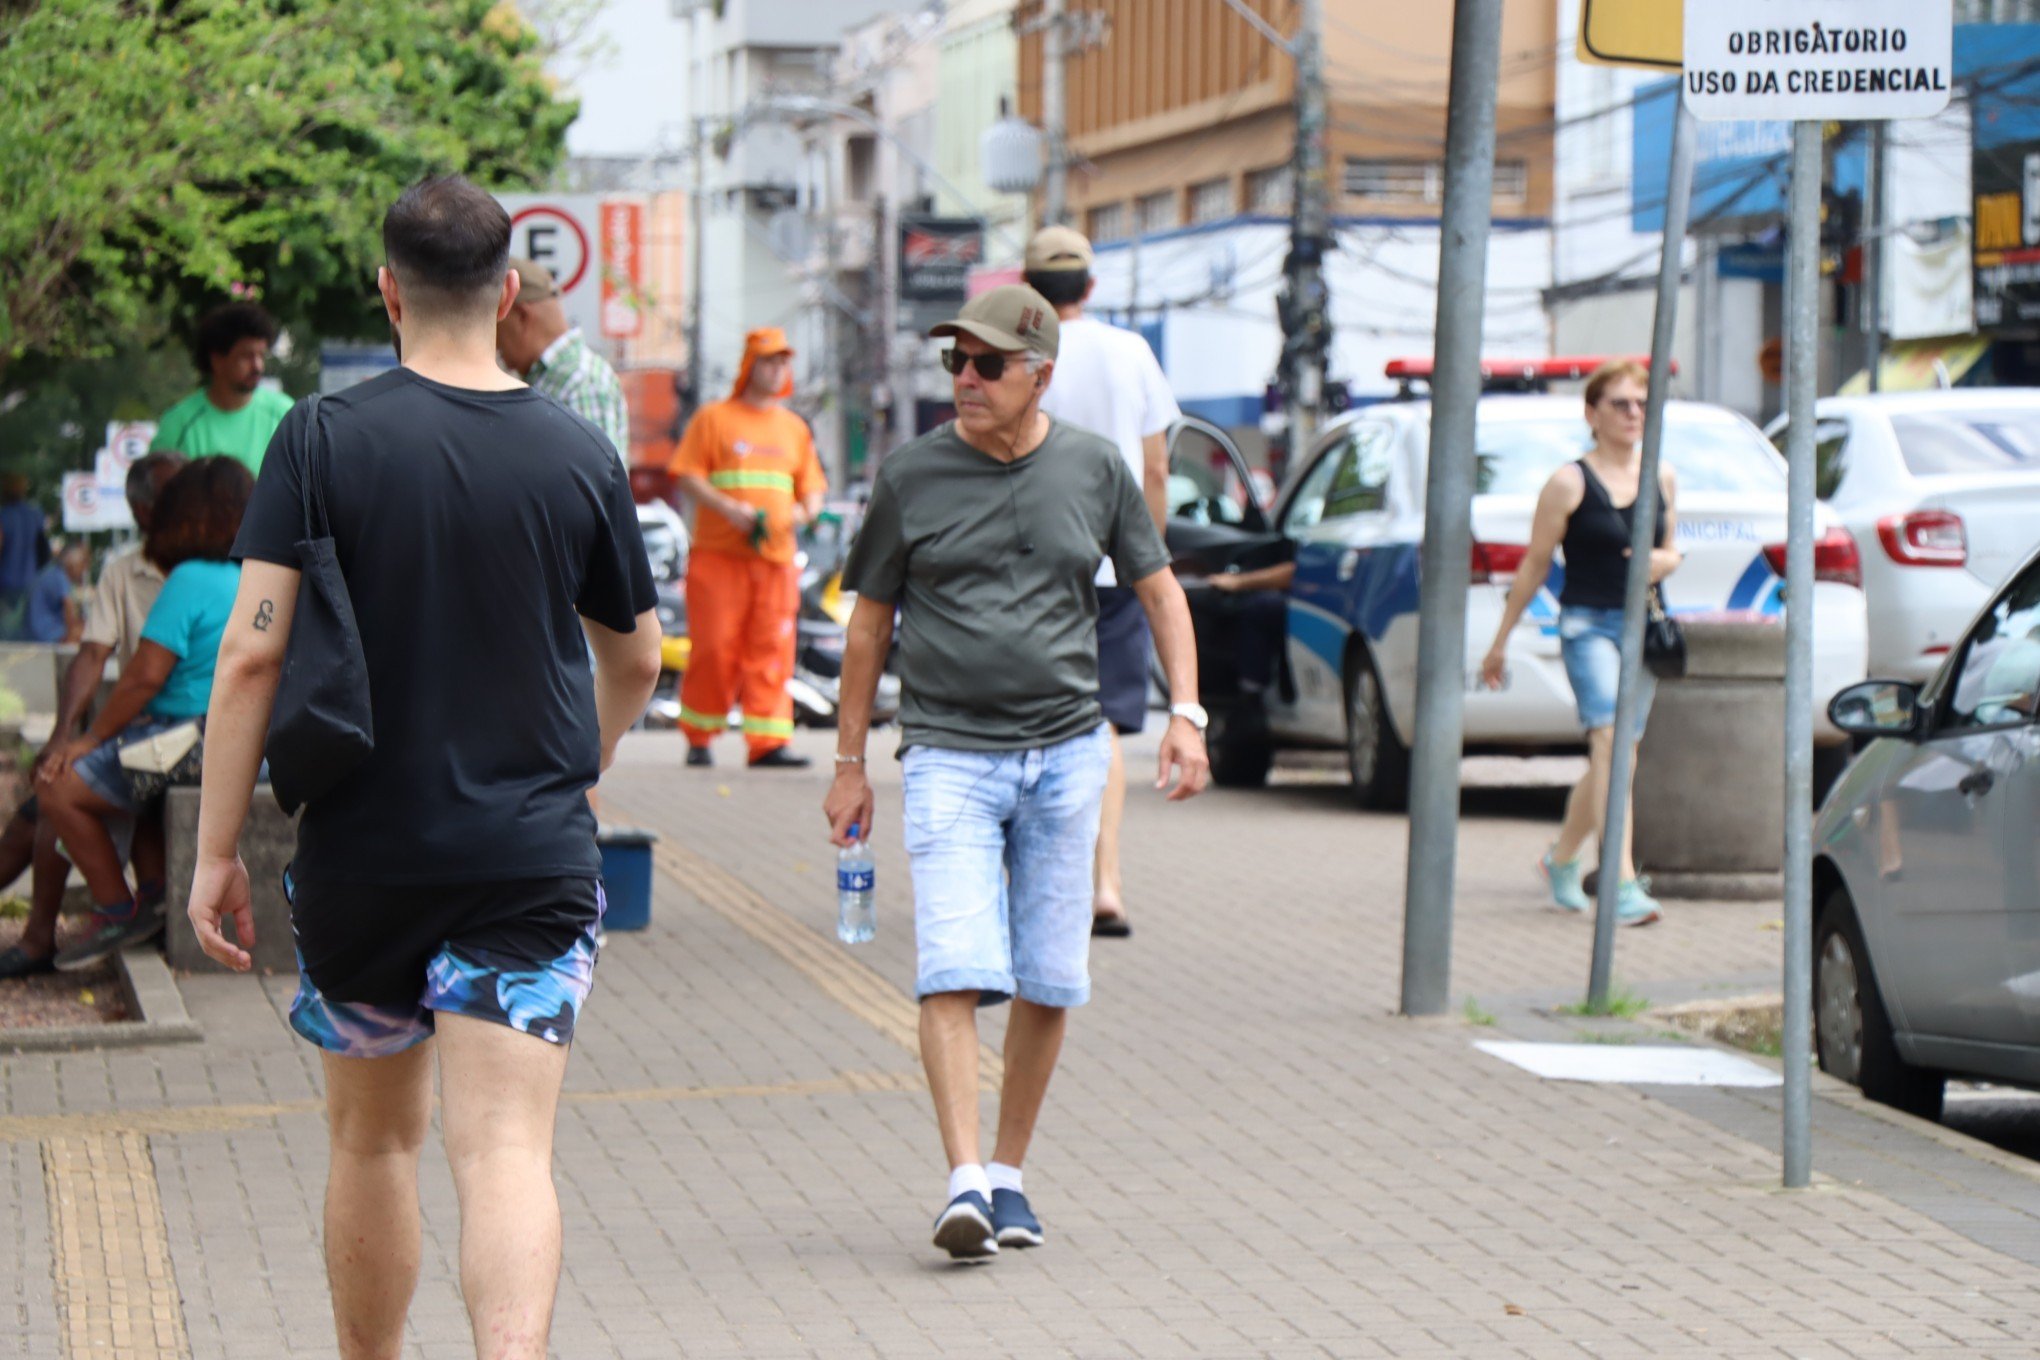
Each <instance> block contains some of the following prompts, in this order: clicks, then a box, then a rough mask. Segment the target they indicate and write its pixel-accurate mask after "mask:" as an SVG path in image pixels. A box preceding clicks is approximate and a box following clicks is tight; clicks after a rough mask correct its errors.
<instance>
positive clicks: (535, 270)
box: [496, 258, 630, 467]
mask: <svg viewBox="0 0 2040 1360" xmlns="http://www.w3.org/2000/svg"><path fill="white" fill-rule="evenodd" d="M510 267H511V268H512V269H514V270H516V271H517V273H518V276H519V278H520V279H521V281H522V284H523V286H522V287H521V288H520V289H519V290H518V293H517V301H516V302H514V303H513V304H511V307H510V311H509V313H508V314H507V315H506V316H504V318H503V319H502V320H501V321H498V322H497V323H496V350H497V352H498V353H499V354H501V355H502V356H503V363H504V364H505V366H507V367H508V368H509V369H510V371H511V372H512V373H515V374H516V375H517V376H518V377H520V378H522V379H524V381H526V382H528V383H530V384H531V385H532V386H533V387H534V388H536V389H537V390H539V391H540V392H543V393H545V394H546V395H547V396H548V397H551V398H552V399H553V400H554V401H556V402H558V403H559V404H560V405H562V406H564V407H566V408H567V409H568V410H569V411H572V412H573V413H574V414H575V415H577V416H580V417H581V418H582V419H583V420H586V421H588V422H589V423H590V424H592V425H593V426H594V427H595V428H596V429H598V430H600V431H602V433H604V434H606V435H608V436H609V442H610V443H611V444H612V445H614V446H615V448H616V456H617V457H618V458H620V459H622V460H623V463H624V466H625V467H629V466H630V412H629V410H628V409H627V408H626V407H625V406H624V404H623V384H622V383H620V382H618V381H617V379H616V370H615V369H613V368H611V367H610V366H609V361H608V360H606V359H604V358H603V357H602V356H601V355H599V354H597V353H596V352H595V351H594V350H592V349H589V348H588V342H587V341H586V340H585V339H583V338H582V336H581V328H580V327H579V326H569V325H568V324H567V314H566V310H565V309H564V308H563V307H561V306H560V289H559V285H558V284H557V283H556V282H554V280H553V276H552V271H551V270H549V269H547V268H546V267H545V266H544V265H542V264H534V263H532V262H531V261H530V260H520V259H515V258H513V259H512V260H511V261H510Z"/></svg>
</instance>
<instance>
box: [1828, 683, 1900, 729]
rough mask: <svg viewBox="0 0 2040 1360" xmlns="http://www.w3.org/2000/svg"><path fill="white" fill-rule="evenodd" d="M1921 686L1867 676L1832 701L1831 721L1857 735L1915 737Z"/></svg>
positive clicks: (1829, 717)
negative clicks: (1860, 682)
mask: <svg viewBox="0 0 2040 1360" xmlns="http://www.w3.org/2000/svg"><path fill="white" fill-rule="evenodd" d="M1921 715H1922V714H1921V709H1920V690H1919V686H1917V685H1909V684H1906V683H1905V682H1903V681H1900V680H1865V681H1864V682H1863V683H1862V684H1860V685H1851V686H1849V687H1848V688H1847V689H1845V690H1843V691H1842V692H1841V693H1840V694H1837V695H1836V696H1835V697H1834V698H1833V699H1832V700H1830V701H1829V703H1828V721H1830V722H1832V723H1833V724H1834V725H1835V726H1836V727H1839V728H1840V729H1841V730H1842V731H1844V732H1847V733H1848V734H1849V735H1850V736H1853V737H1912V736H1916V735H1918V733H1919V730H1920V719H1921Z"/></svg>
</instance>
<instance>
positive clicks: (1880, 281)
mask: <svg viewBox="0 0 2040 1360" xmlns="http://www.w3.org/2000/svg"><path fill="white" fill-rule="evenodd" d="M1890 133H1891V124H1889V123H1872V124H1871V125H1870V168H1869V173H1868V174H1867V175H1866V176H1865V178H1866V179H1867V180H1868V181H1869V183H1868V184H1866V185H1864V186H1863V367H1864V368H1865V369H1867V370H1868V371H1869V374H1870V390H1871V391H1872V392H1882V391H1883V390H1884V374H1883V372H1882V369H1883V368H1884V223H1885V217H1886V213H1885V210H1884V199H1885V188H1884V183H1885V171H1886V170H1887V168H1888V156H1887V153H1888V149H1889V147H1890Z"/></svg>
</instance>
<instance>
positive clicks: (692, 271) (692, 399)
mask: <svg viewBox="0 0 2040 1360" xmlns="http://www.w3.org/2000/svg"><path fill="white" fill-rule="evenodd" d="M692 121H693V124H694V174H693V180H694V182H693V185H692V187H690V188H689V189H688V191H687V230H688V235H689V239H688V243H687V250H688V265H687V268H688V272H689V275H690V277H689V279H688V287H687V390H686V391H685V392H684V393H683V394H682V395H683V397H684V398H685V400H686V405H687V418H688V419H690V420H692V419H693V418H694V413H695V412H696V411H699V410H700V409H701V399H702V394H703V393H704V391H706V388H705V387H704V385H703V383H702V381H701V360H702V355H701V288H702V278H703V275H702V261H703V259H704V258H705V252H704V251H703V250H702V248H701V229H702V223H703V221H704V220H706V217H707V214H706V212H705V211H704V210H703V206H702V201H701V200H702V195H703V193H704V190H703V187H702V186H703V185H704V184H705V183H706V180H707V176H706V174H705V172H704V168H703V162H705V161H706V160H707V159H708V139H707V138H705V137H703V136H702V135H701V133H702V124H703V123H704V122H706V121H707V120H706V119H704V118H702V117H700V116H699V115H696V116H695V117H694V119H693V120H692Z"/></svg>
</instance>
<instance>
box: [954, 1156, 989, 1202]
mask: <svg viewBox="0 0 2040 1360" xmlns="http://www.w3.org/2000/svg"><path fill="white" fill-rule="evenodd" d="M966 1190H975V1191H977V1192H978V1193H979V1194H980V1195H983V1196H984V1197H985V1200H986V1201H987V1202H990V1200H991V1198H992V1183H991V1181H989V1180H987V1179H986V1178H985V1169H984V1167H982V1166H980V1165H979V1164H978V1163H976V1162H968V1163H965V1164H964V1165H963V1166H959V1167H958V1168H956V1170H954V1171H952V1172H950V1173H949V1198H951V1199H952V1200H953V1199H955V1198H956V1197H957V1196H958V1195H960V1194H962V1193H964V1192H965V1191H966Z"/></svg>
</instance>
